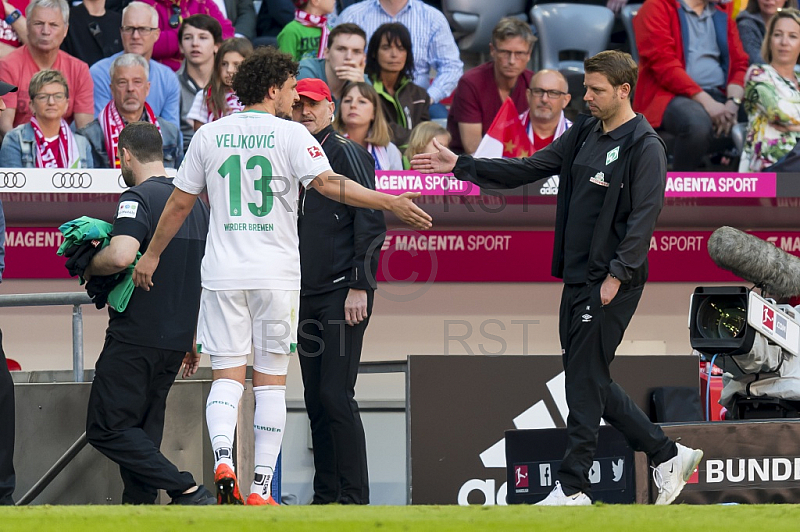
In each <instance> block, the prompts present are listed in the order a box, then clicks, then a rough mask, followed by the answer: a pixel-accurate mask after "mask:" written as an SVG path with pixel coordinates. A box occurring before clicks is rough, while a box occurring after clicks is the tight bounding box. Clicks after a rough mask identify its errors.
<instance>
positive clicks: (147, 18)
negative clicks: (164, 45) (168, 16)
mask: <svg viewBox="0 0 800 532" xmlns="http://www.w3.org/2000/svg"><path fill="white" fill-rule="evenodd" d="M160 33H161V30H159V29H158V13H157V12H156V10H155V8H153V6H151V5H148V4H145V3H144V2H131V3H130V4H128V7H126V8H125V9H124V10H123V11H122V27H121V28H120V34H121V35H122V48H123V51H122V52H119V53H118V54H114V55H112V56H111V57H108V58H106V59H103V60H101V61H98V62H97V63H95V64H94V65H92V68H91V69H89V71H90V72H91V74H92V79H93V80H94V114H95V116H100V113H101V112H102V110H103V108H104V107H105V106H106V105H107V104H108V102H110V101H111V85H110V84H111V74H110V72H109V68H110V67H111V63H112V62H113V61H114V59H116V58H117V57H119V56H120V55H122V54H138V55H141V56H142V57H144V58H145V59H146V60H147V61H148V62H149V63H150V94H148V96H147V103H148V105H150V107H151V108H152V109H153V112H154V113H155V115H156V116H160V117H161V118H163V119H164V120H166V121H168V122H171V123H172V124H174V125H175V127H177V128H180V125H181V123H180V116H181V113H180V105H181V86H180V84H179V83H178V78H177V77H176V76H175V73H174V72H173V71H172V69H171V68H169V67H166V66H164V65H162V64H161V63H159V62H157V61H154V60H153V46H154V45H155V43H156V41H157V40H158V36H159V35H160Z"/></svg>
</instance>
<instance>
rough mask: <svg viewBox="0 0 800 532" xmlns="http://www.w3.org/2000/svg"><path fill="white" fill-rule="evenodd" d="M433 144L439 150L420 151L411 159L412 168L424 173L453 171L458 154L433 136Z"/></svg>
mask: <svg viewBox="0 0 800 532" xmlns="http://www.w3.org/2000/svg"><path fill="white" fill-rule="evenodd" d="M433 145H434V146H436V149H437V150H439V151H438V152H434V153H418V154H417V155H415V156H414V157H413V158H412V159H411V168H413V169H414V170H416V171H418V172H421V173H423V174H446V173H448V172H452V171H453V168H455V166H456V161H457V160H458V155H456V154H455V153H453V152H451V151H450V150H449V149H447V148H446V147H445V146H444V145H443V144H442V143H440V142H439V141H438V140H436V137H434V138H433Z"/></svg>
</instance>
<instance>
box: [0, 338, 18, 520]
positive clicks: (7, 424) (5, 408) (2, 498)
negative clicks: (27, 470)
mask: <svg viewBox="0 0 800 532" xmlns="http://www.w3.org/2000/svg"><path fill="white" fill-rule="evenodd" d="M0 427H2V428H0V505H4V504H14V501H13V499H12V498H11V496H12V495H13V494H14V486H15V476H14V430H15V428H14V381H13V380H12V379H11V373H9V371H8V365H7V364H6V353H5V351H3V331H0Z"/></svg>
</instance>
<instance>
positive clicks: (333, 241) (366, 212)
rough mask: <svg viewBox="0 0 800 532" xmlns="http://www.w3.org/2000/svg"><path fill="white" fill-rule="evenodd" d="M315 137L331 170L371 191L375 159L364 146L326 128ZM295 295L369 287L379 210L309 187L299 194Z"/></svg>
mask: <svg viewBox="0 0 800 532" xmlns="http://www.w3.org/2000/svg"><path fill="white" fill-rule="evenodd" d="M314 137H315V138H316V139H317V141H318V142H319V143H320V144H321V145H322V149H323V150H324V151H325V155H326V156H327V157H328V161H329V162H330V164H331V168H332V169H333V171H334V172H336V173H337V174H341V175H343V176H346V177H348V178H350V179H352V180H353V181H356V182H357V183H359V184H360V185H362V186H364V187H366V188H370V189H373V190H374V189H375V160H374V159H373V158H372V155H370V154H369V152H368V151H367V150H365V149H364V148H362V147H361V146H359V145H358V144H356V143H355V142H353V141H351V140H349V139H346V138H344V137H343V136H342V135H340V134H339V133H337V132H336V131H334V129H333V127H332V126H328V127H326V128H325V129H323V130H322V131H320V132H319V133H317V134H316V135H314ZM297 228H298V233H299V235H300V271H301V276H302V277H301V278H302V281H301V289H300V295H302V296H311V295H317V294H324V293H326V292H330V291H333V290H337V289H339V288H343V287H349V288H356V289H359V290H374V289H375V288H376V282H375V275H376V273H377V271H378V261H379V258H380V251H381V246H382V245H383V240H384V238H385V237H386V223H385V221H384V219H383V212H382V211H375V210H372V209H362V208H356V207H351V206H349V205H345V204H342V203H339V202H337V201H333V200H331V199H328V198H326V197H325V196H323V195H322V194H320V193H319V192H317V191H316V190H314V189H306V190H303V191H302V192H301V194H300V213H299V217H298V220H297Z"/></svg>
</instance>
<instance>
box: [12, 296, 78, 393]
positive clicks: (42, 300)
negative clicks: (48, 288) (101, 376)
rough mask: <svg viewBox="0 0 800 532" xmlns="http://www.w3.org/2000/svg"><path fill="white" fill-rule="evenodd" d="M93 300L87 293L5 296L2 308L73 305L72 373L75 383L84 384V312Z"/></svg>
mask: <svg viewBox="0 0 800 532" xmlns="http://www.w3.org/2000/svg"><path fill="white" fill-rule="evenodd" d="M91 302H92V299H91V298H90V297H89V296H88V295H87V294H86V292H56V293H51V294H3V295H0V308H2V307H52V306H60V305H72V373H73V376H74V378H75V382H83V311H82V310H81V305H88V304H90V303H91Z"/></svg>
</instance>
